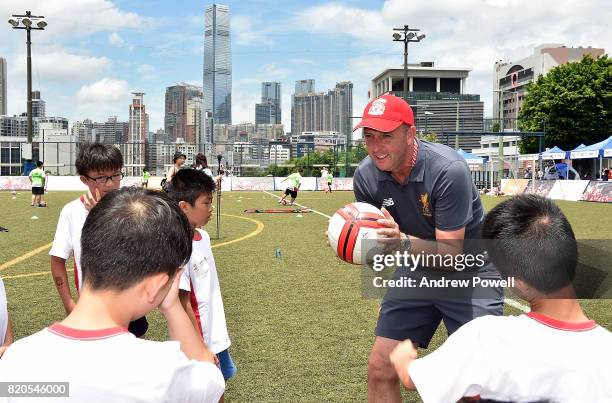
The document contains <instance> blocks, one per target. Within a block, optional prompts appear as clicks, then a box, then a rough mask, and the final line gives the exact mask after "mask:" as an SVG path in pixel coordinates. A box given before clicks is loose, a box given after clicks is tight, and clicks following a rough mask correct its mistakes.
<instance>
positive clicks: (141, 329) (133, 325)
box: [128, 316, 149, 337]
mask: <svg viewBox="0 0 612 403" xmlns="http://www.w3.org/2000/svg"><path fill="white" fill-rule="evenodd" d="M148 329H149V322H148V321H147V318H146V317H145V316H143V317H142V318H139V319H136V320H133V321H131V322H130V325H129V326H128V330H129V331H130V333H132V334H133V335H134V336H136V337H142V336H144V335H145V333H146V332H147V330H148Z"/></svg>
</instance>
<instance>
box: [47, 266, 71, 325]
mask: <svg viewBox="0 0 612 403" xmlns="http://www.w3.org/2000/svg"><path fill="white" fill-rule="evenodd" d="M51 275H52V276H53V282H54V283H55V288H57V292H58V293H59V296H60V298H61V300H62V304H64V309H65V310H66V313H67V314H69V313H70V312H72V310H73V309H74V305H75V304H74V300H73V299H72V295H71V294H70V287H69V286H68V273H67V272H66V260H65V259H62V258H60V257H57V256H51Z"/></svg>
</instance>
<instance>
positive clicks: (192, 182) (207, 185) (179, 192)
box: [166, 168, 215, 206]
mask: <svg viewBox="0 0 612 403" xmlns="http://www.w3.org/2000/svg"><path fill="white" fill-rule="evenodd" d="M214 191H215V181H214V180H213V178H211V177H210V176H208V175H206V174H205V173H204V171H200V170H197V169H190V168H188V169H181V170H180V171H178V172H177V173H176V175H174V176H173V177H172V182H170V183H169V185H168V186H167V188H166V193H168V196H170V197H171V198H172V199H173V200H174V201H176V202H177V203H178V202H180V201H186V202H187V203H189V204H191V205H192V206H193V205H194V204H195V201H196V199H197V198H198V197H200V196H201V195H202V194H212V193H213V192H214Z"/></svg>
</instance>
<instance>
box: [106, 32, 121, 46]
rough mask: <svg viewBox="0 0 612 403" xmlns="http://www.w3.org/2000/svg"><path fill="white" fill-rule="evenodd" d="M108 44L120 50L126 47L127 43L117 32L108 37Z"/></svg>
mask: <svg viewBox="0 0 612 403" xmlns="http://www.w3.org/2000/svg"><path fill="white" fill-rule="evenodd" d="M108 43H110V44H111V45H113V46H117V47H119V48H120V47H122V46H123V45H125V41H124V40H123V39H122V38H121V37H120V36H119V34H118V33H116V32H113V33H112V34H110V35H108Z"/></svg>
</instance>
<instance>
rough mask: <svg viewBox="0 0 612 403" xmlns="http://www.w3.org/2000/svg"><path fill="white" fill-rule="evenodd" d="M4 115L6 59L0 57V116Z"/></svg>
mask: <svg viewBox="0 0 612 403" xmlns="http://www.w3.org/2000/svg"><path fill="white" fill-rule="evenodd" d="M1 115H6V59H4V58H3V57H0V116H1Z"/></svg>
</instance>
